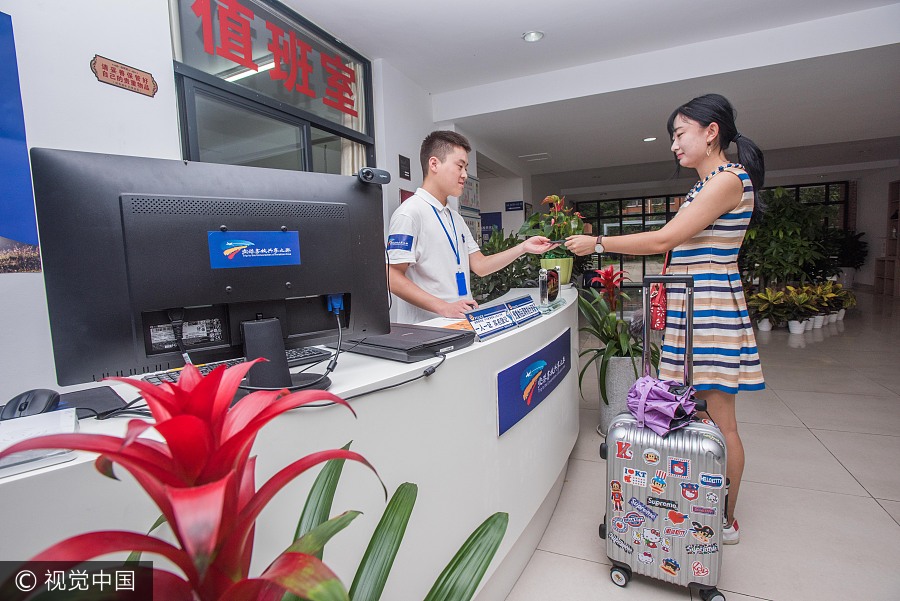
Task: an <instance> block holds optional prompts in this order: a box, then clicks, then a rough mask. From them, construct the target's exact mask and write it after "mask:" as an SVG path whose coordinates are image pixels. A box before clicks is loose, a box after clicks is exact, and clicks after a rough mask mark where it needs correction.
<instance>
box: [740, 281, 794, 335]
mask: <svg viewBox="0 0 900 601" xmlns="http://www.w3.org/2000/svg"><path fill="white" fill-rule="evenodd" d="M747 307H748V308H749V310H750V314H751V316H752V317H753V319H754V320H755V321H761V320H763V319H768V320H769V321H770V322H771V323H772V325H773V326H778V325H780V324H782V323H784V321H785V320H786V319H787V317H786V309H787V307H786V298H785V293H784V291H783V290H774V289H772V288H766V289H765V290H762V291H760V292H757V293H755V294H751V295H750V296H749V297H748V298H747Z"/></svg>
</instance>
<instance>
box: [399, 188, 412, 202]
mask: <svg viewBox="0 0 900 601" xmlns="http://www.w3.org/2000/svg"><path fill="white" fill-rule="evenodd" d="M413 194H415V192H410V191H409V190H404V189H403V188H400V202H401V203H402V202H403V201H404V200H406V199H407V198H409V197H410V196H412V195H413Z"/></svg>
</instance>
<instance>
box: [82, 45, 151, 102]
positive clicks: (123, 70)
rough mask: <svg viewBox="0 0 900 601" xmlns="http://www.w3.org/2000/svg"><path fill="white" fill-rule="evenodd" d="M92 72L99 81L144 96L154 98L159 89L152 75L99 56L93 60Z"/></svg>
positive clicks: (96, 55) (95, 56)
mask: <svg viewBox="0 0 900 601" xmlns="http://www.w3.org/2000/svg"><path fill="white" fill-rule="evenodd" d="M91 71H93V72H94V75H96V76H97V80H98V81H102V82H103V83H108V84H109V85H111V86H116V87H119V88H122V89H125V90H131V91H132V92H137V93H138V94H143V95H144V96H150V97H153V96H155V95H156V91H157V90H158V89H159V85H157V83H156V80H155V79H153V75H151V74H150V73H147V72H146V71H141V70H140V69H135V68H134V67H129V66H128V65H123V64H122V63H117V62H116V61H114V60H110V59H108V58H106V57H105V56H100V55H99V54H95V55H94V58H93V59H91Z"/></svg>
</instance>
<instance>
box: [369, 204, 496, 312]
mask: <svg viewBox="0 0 900 601" xmlns="http://www.w3.org/2000/svg"><path fill="white" fill-rule="evenodd" d="M435 211H437V214H435ZM454 228H455V232H454ZM448 236H449V237H448ZM454 236H455V240H454V241H453V245H452V246H451V244H450V240H451V239H453V238H454ZM454 246H455V247H456V249H457V250H458V251H459V263H458V264H457V260H456V253H455V252H454V251H453V247H454ZM387 249H388V262H389V263H390V264H392V265H394V264H397V263H409V267H408V268H407V270H406V277H408V278H409V279H410V281H412V282H413V283H414V284H415V285H417V286H418V287H419V288H421V289H422V290H424V291H425V292H428V293H429V294H432V295H434V296H436V297H438V298H439V299H441V300H443V301H447V302H455V301H457V300H459V299H460V298H472V286H471V283H470V281H469V255H470V254H471V253H473V252H476V251H478V250H480V249H479V247H478V244H477V243H476V242H475V238H474V236H472V232H470V231H469V227H468V226H467V225H466V222H465V221H463V218H462V216H461V215H460V214H459V213H457V212H456V211H454V210H453V209H451V208H450V207H449V206H446V207H445V206H444V205H442V204H441V203H440V201H439V200H438V199H436V198H435V197H434V196H432V195H431V194H430V193H429V192H427V191H426V190H424V189H423V188H419V189H418V190H416V193H415V194H414V195H412V196H410V197H409V198H408V199H406V201H404V202H403V203H402V204H401V205H400V206H399V207H398V208H397V210H396V211H394V214H393V215H392V216H391V224H390V226H389V227H388V241H387ZM458 271H461V272H462V274H463V276H464V277H465V281H466V292H467V294H466V295H464V296H460V295H459V289H458V287H457V281H456V273H457V272H458ZM394 302H395V303H397V310H398V313H397V320H398V321H399V322H400V323H418V322H420V321H425V320H426V319H433V318H435V317H440V316H439V315H438V314H437V313H432V312H431V311H426V310H424V309H420V308H419V307H417V306H415V305H412V304H410V303H407V302H406V301H404V300H403V299H401V298H398V297H396V296H395V297H394Z"/></svg>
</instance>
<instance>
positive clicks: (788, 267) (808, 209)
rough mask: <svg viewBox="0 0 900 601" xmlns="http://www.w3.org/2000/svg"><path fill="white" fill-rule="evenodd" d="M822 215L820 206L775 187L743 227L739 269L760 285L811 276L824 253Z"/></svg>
mask: <svg viewBox="0 0 900 601" xmlns="http://www.w3.org/2000/svg"><path fill="white" fill-rule="evenodd" d="M823 217H824V209H823V208H822V207H820V206H817V205H809V204H803V203H800V202H798V201H797V200H796V199H795V198H794V197H792V196H789V195H788V194H787V193H786V192H785V190H784V189H783V188H776V189H775V191H774V192H773V193H772V194H771V195H770V197H769V199H768V200H767V203H766V209H765V211H763V212H761V213H760V212H756V213H754V215H753V219H752V220H751V223H750V227H749V228H748V229H747V234H746V236H745V239H744V243H743V246H742V248H741V252H740V255H739V257H738V263H739V265H740V268H741V272H742V273H746V274H747V279H748V280H749V281H751V282H752V281H753V280H755V279H757V278H758V279H759V285H760V287H762V288H764V287H766V286H772V287H783V286H784V285H786V284H794V283H805V282H807V281H811V280H813V279H814V276H815V273H816V261H819V260H821V259H822V258H823V257H824V253H823V251H824V250H825V249H824V247H823V245H822V243H821V241H820V239H821V235H822V234H821V232H822V225H821V224H822V219H823Z"/></svg>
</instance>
